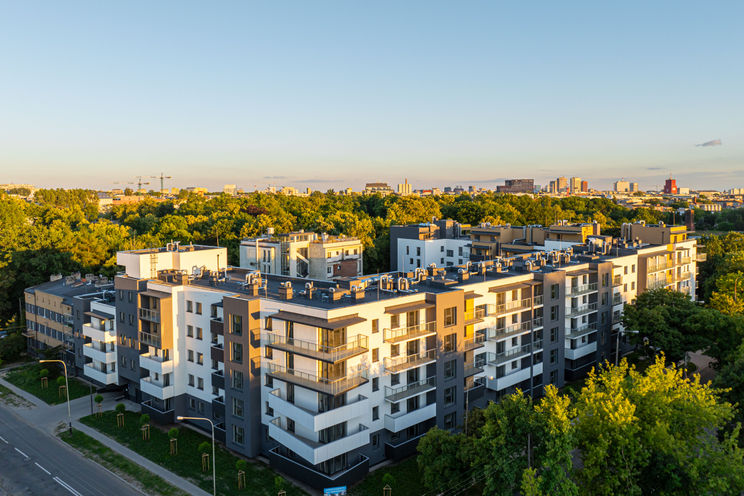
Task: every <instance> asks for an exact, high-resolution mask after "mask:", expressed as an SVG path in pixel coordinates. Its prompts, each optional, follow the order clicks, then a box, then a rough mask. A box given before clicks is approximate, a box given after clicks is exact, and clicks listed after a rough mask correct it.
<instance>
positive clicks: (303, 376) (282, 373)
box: [267, 363, 368, 396]
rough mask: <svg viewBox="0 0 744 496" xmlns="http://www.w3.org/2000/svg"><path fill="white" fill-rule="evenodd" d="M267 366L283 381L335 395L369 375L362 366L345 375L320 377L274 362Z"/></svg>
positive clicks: (271, 372)
mask: <svg viewBox="0 0 744 496" xmlns="http://www.w3.org/2000/svg"><path fill="white" fill-rule="evenodd" d="M267 367H268V374H269V375H270V376H272V377H275V378H277V379H279V380H281V381H284V382H289V383H292V384H297V385H298V386H302V387H305V388H308V389H312V390H314V391H317V392H320V393H324V394H330V395H334V396H335V395H337V394H341V393H344V392H346V391H348V390H350V389H353V388H355V387H357V386H359V385H361V384H364V383H366V382H367V377H368V372H367V370H364V369H361V368H360V369H358V370H355V371H353V372H351V373H348V374H347V375H346V376H345V377H338V378H327V377H318V376H317V375H315V374H310V373H308V372H303V371H301V370H295V369H288V368H286V367H284V366H282V365H277V364H274V363H268V364H267Z"/></svg>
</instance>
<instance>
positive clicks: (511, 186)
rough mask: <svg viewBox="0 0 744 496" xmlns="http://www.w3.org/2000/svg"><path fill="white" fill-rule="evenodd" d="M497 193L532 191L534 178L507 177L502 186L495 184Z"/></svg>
mask: <svg viewBox="0 0 744 496" xmlns="http://www.w3.org/2000/svg"><path fill="white" fill-rule="evenodd" d="M496 191H497V192H498V193H532V192H534V191H535V180H534V179H507V180H506V181H504V185H503V186H496Z"/></svg>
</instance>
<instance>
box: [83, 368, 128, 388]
mask: <svg viewBox="0 0 744 496" xmlns="http://www.w3.org/2000/svg"><path fill="white" fill-rule="evenodd" d="M83 374H84V375H85V377H88V378H89V379H92V380H94V381H96V382H97V383H99V384H105V385H110V384H118V381H119V375H118V374H117V373H116V371H111V370H110V369H109V368H108V367H107V368H106V370H105V371H104V370H102V367H97V366H96V365H95V364H93V363H86V364H85V366H84V367H83Z"/></svg>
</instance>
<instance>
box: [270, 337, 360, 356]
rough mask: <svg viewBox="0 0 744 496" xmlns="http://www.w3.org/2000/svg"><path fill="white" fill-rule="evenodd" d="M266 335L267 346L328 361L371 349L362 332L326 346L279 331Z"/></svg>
mask: <svg viewBox="0 0 744 496" xmlns="http://www.w3.org/2000/svg"><path fill="white" fill-rule="evenodd" d="M265 336H266V340H267V341H266V345H267V346H270V347H272V348H275V349H278V350H282V351H287V352H290V353H297V354H300V355H305V356H309V357H311V358H315V359H317V360H323V361H327V362H338V361H341V360H346V359H347V358H351V357H354V356H357V355H359V354H361V353H365V352H367V351H368V350H369V346H368V344H367V340H368V338H367V336H365V335H362V334H359V335H357V336H354V337H352V338H349V339H348V340H347V341H346V343H344V344H341V345H338V346H325V345H322V344H318V343H313V342H312V341H306V340H302V339H296V338H289V337H286V336H284V335H282V334H277V333H266V334H265Z"/></svg>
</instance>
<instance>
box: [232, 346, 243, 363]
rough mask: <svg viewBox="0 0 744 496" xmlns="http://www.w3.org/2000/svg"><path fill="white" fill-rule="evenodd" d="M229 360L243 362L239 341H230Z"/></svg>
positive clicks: (241, 347)
mask: <svg viewBox="0 0 744 496" xmlns="http://www.w3.org/2000/svg"><path fill="white" fill-rule="evenodd" d="M230 360H232V361H233V362H238V363H243V345H242V344H240V343H231V346H230Z"/></svg>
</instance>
